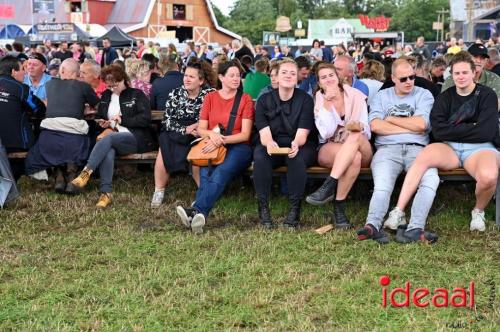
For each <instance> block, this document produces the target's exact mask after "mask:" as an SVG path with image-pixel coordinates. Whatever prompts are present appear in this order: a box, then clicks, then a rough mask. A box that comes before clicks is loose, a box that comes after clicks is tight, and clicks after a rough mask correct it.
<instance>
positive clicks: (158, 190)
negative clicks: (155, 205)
mask: <svg viewBox="0 0 500 332" xmlns="http://www.w3.org/2000/svg"><path fill="white" fill-rule="evenodd" d="M157 192H162V193H164V192H165V187H163V188H155V193H157Z"/></svg>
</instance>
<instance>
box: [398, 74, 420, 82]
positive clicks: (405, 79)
mask: <svg viewBox="0 0 500 332" xmlns="http://www.w3.org/2000/svg"><path fill="white" fill-rule="evenodd" d="M416 77H417V75H415V74H413V75H410V76H406V77H400V78H398V80H399V81H400V82H401V83H404V82H406V81H408V80H410V81H414V80H415V78H416Z"/></svg>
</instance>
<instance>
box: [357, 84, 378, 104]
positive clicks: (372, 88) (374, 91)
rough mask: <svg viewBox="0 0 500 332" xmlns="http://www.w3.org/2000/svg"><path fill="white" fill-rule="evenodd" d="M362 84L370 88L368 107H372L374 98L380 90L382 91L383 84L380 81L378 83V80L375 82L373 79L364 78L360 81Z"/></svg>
mask: <svg viewBox="0 0 500 332" xmlns="http://www.w3.org/2000/svg"><path fill="white" fill-rule="evenodd" d="M360 81H361V82H363V83H365V84H366V86H367V87H368V91H369V93H368V102H367V103H368V106H370V105H371V103H372V101H373V97H375V95H376V94H377V92H378V90H380V88H381V87H382V84H383V83H382V82H380V81H377V80H373V79H371V78H363V79H360Z"/></svg>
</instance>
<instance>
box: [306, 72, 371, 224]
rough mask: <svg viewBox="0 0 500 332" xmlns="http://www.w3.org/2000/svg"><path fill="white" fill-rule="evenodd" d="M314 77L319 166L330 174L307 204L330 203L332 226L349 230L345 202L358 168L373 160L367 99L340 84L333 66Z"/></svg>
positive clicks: (308, 198)
mask: <svg viewBox="0 0 500 332" xmlns="http://www.w3.org/2000/svg"><path fill="white" fill-rule="evenodd" d="M316 76H317V77H318V87H319V91H317V92H316V94H315V97H316V100H315V105H314V116H315V122H316V128H318V131H319V139H320V143H321V144H323V145H322V146H321V148H320V150H319V154H318V163H319V165H320V166H323V167H328V168H330V167H331V168H332V170H331V172H330V176H329V177H328V178H327V179H326V181H325V182H324V183H323V185H322V186H321V187H320V188H319V189H318V190H317V191H316V192H314V193H313V194H311V195H309V196H308V197H307V198H306V201H307V202H308V203H310V204H313V205H322V204H325V203H327V202H329V201H331V200H333V201H334V203H333V206H334V213H333V220H332V223H333V224H334V225H335V226H336V227H337V228H349V227H351V223H350V222H349V220H348V218H347V217H346V215H345V212H344V201H345V199H346V197H347V194H348V193H349V191H350V190H351V187H352V185H353V183H354V181H356V178H357V177H358V174H359V171H360V169H361V167H368V166H369V165H370V160H371V159H372V156H373V152H372V147H371V145H370V142H369V139H370V135H371V132H370V126H369V124H368V112H367V106H366V101H365V100H366V96H365V95H364V94H363V93H361V92H360V91H359V90H357V89H354V88H351V87H350V86H349V85H346V84H342V83H340V81H339V78H338V75H337V72H336V70H335V67H334V66H333V64H327V63H322V64H320V65H319V66H318V68H317V71H316Z"/></svg>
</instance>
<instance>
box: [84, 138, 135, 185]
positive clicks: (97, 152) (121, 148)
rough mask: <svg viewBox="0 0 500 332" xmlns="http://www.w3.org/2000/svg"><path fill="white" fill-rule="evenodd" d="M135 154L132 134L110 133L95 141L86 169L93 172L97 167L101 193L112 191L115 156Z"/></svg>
mask: <svg viewBox="0 0 500 332" xmlns="http://www.w3.org/2000/svg"><path fill="white" fill-rule="evenodd" d="M135 152H137V140H136V139H135V136H134V135H132V133H112V134H109V135H108V136H106V137H104V138H103V139H102V140H100V141H97V143H96V145H94V148H93V149H92V152H91V153H90V157H89V160H88V161H87V166H86V167H87V168H90V169H91V170H93V171H95V170H96V169H97V168H98V167H99V174H100V176H101V192H102V193H110V192H111V191H112V183H113V171H114V168H115V154H119V155H125V154H129V153H135Z"/></svg>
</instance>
